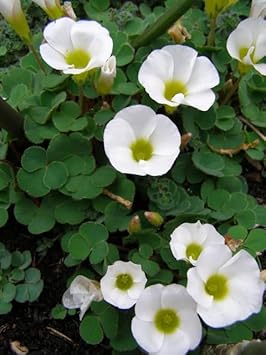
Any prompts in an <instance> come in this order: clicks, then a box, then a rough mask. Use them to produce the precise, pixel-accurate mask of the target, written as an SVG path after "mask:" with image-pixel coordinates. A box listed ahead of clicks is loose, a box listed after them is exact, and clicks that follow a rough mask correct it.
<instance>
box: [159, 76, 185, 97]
mask: <svg viewBox="0 0 266 355" xmlns="http://www.w3.org/2000/svg"><path fill="white" fill-rule="evenodd" d="M186 93H187V89H186V86H185V85H184V84H183V83H182V82H181V81H178V80H171V81H166V83H165V87H164V97H165V98H166V99H167V100H169V101H171V100H172V98H173V97H174V96H175V95H176V94H183V95H186Z"/></svg>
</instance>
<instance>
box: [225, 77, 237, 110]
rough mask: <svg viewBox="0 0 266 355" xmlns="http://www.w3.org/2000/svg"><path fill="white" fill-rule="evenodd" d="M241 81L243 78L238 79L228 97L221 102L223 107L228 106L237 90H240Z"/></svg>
mask: <svg viewBox="0 0 266 355" xmlns="http://www.w3.org/2000/svg"><path fill="white" fill-rule="evenodd" d="M240 80H241V76H240V77H239V78H238V79H236V81H235V82H234V84H233V86H232V87H231V89H230V90H229V91H228V93H227V95H226V96H225V97H224V99H223V100H222V101H221V105H226V104H227V103H228V101H229V100H230V99H231V97H232V96H233V95H234V93H235V92H236V90H237V89H238V86H239V83H240Z"/></svg>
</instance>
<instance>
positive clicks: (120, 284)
mask: <svg viewBox="0 0 266 355" xmlns="http://www.w3.org/2000/svg"><path fill="white" fill-rule="evenodd" d="M115 285H116V287H117V288H119V290H121V291H127V290H128V289H130V287H132V285H133V279H132V276H131V275H129V274H120V275H118V276H117V278H116V282H115Z"/></svg>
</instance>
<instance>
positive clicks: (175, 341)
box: [150, 330, 190, 355]
mask: <svg viewBox="0 0 266 355" xmlns="http://www.w3.org/2000/svg"><path fill="white" fill-rule="evenodd" d="M189 349H190V344H189V339H188V336H187V334H184V333H183V332H181V331H179V330H178V331H176V332H175V333H173V334H169V335H165V336H164V341H163V344H162V347H161V349H160V350H159V351H158V352H156V353H154V352H152V353H150V354H151V355H155V354H156V355H184V354H186V353H187V352H188V350H189Z"/></svg>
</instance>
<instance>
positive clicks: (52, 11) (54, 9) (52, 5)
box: [32, 0, 64, 19]
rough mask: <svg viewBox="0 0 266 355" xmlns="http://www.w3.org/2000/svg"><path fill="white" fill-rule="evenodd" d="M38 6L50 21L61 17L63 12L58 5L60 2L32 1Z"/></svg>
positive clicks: (52, 0)
mask: <svg viewBox="0 0 266 355" xmlns="http://www.w3.org/2000/svg"><path fill="white" fill-rule="evenodd" d="M32 1H33V2H35V4H37V5H39V6H40V7H41V8H42V9H43V10H44V11H45V12H46V13H47V15H48V16H49V18H51V19H57V18H60V17H62V16H63V14H64V12H63V10H62V7H61V5H60V0H32Z"/></svg>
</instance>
